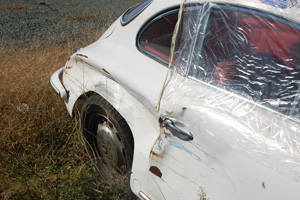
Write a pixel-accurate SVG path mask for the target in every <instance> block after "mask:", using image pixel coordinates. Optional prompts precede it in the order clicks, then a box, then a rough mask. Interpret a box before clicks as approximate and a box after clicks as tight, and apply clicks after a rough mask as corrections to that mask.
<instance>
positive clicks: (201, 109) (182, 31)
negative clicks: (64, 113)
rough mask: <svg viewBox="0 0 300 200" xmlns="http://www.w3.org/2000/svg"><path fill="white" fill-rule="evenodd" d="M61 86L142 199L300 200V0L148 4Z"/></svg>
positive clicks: (94, 149)
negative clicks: (77, 106) (81, 103)
mask: <svg viewBox="0 0 300 200" xmlns="http://www.w3.org/2000/svg"><path fill="white" fill-rule="evenodd" d="M180 6H181V7H180ZM176 24H177V26H176ZM173 36H174V37H173ZM50 82H51V85H52V87H53V89H54V90H55V91H56V93H57V94H59V95H60V97H61V98H63V100H64V101H65V104H66V107H67V109H68V112H69V113H70V115H72V113H73V108H74V105H75V104H76V103H77V102H78V100H79V99H84V100H85V102H84V105H83V107H82V114H81V124H82V128H83V130H82V133H83V136H84V138H85V141H86V147H87V150H88V153H89V155H90V156H91V158H92V159H93V160H94V162H95V164H96V166H97V167H98V169H99V171H100V172H101V174H102V175H103V177H104V178H106V179H111V178H113V179H116V180H123V179H126V177H129V179H128V181H129V184H130V188H131V190H132V191H133V193H134V194H135V195H136V196H138V197H139V198H141V199H145V200H146V199H210V200H220V199H222V200H233V199H234V200H253V199H255V200H259V199H260V200H266V199H272V200H275V199H278V200H282V199H288V200H299V199H300V116H299V115H300V3H298V0H280V1H277V0H252V1H250V0H240V1H234V0H231V1H229V0H218V1H213V0H203V1H202V0H198V1H197V0H186V1H182V0H153V1H152V0H147V1H145V2H144V3H142V4H139V5H137V6H134V7H132V8H130V9H128V10H127V11H126V12H125V13H124V14H123V15H122V16H121V17H120V19H118V20H117V21H116V22H114V23H113V24H112V25H111V27H110V28H109V29H108V30H107V31H106V32H105V33H104V35H103V36H102V37H101V38H100V39H99V40H98V41H96V42H95V43H93V44H91V45H89V46H87V47H85V48H81V49H80V50H78V51H77V52H75V53H74V54H73V55H72V56H71V58H70V59H69V60H68V61H67V63H66V65H65V66H64V67H63V68H61V69H59V70H58V71H57V72H55V73H54V74H53V75H52V77H51V81H50Z"/></svg>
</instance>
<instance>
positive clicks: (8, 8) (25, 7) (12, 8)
mask: <svg viewBox="0 0 300 200" xmlns="http://www.w3.org/2000/svg"><path fill="white" fill-rule="evenodd" d="M37 6H38V5H37V4H34V5H25V4H15V5H9V6H1V7H0V8H2V9H3V10H4V11H5V12H13V11H18V10H30V9H32V8H34V7H37Z"/></svg>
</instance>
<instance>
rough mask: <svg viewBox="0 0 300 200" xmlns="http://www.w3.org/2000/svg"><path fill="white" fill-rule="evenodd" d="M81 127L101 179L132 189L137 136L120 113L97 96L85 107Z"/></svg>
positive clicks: (85, 104)
mask: <svg viewBox="0 0 300 200" xmlns="http://www.w3.org/2000/svg"><path fill="white" fill-rule="evenodd" d="M81 126H82V134H83V139H84V143H85V146H86V149H87V152H88V154H89V156H90V158H91V159H92V161H93V162H94V164H95V165H96V168H97V170H98V171H99V172H100V176H101V177H102V178H103V179H105V180H106V181H107V182H108V183H111V184H114V185H117V186H118V185H120V183H124V182H125V183H126V184H128V186H129V175H130V172H131V166H132V160H133V147H134V144H133V137H132V134H131V131H130V128H129V126H128V124H127V123H126V121H125V120H124V118H123V117H122V116H121V115H120V114H119V113H118V111H117V110H116V109H115V108H114V107H113V106H112V105H110V103H108V102H107V101H106V100H105V99H103V98H102V97H100V96H98V95H94V96H92V97H90V98H89V99H87V100H86V101H85V103H84V105H83V107H82V112H81Z"/></svg>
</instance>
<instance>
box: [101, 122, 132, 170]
mask: <svg viewBox="0 0 300 200" xmlns="http://www.w3.org/2000/svg"><path fill="white" fill-rule="evenodd" d="M102 117H103V120H101V122H99V123H98V127H97V146H98V150H99V152H100V157H101V159H102V160H101V162H102V164H103V166H104V167H105V168H107V171H109V172H114V171H115V172H118V173H123V172H124V168H125V170H126V165H125V163H126V162H125V157H124V154H123V152H124V144H123V143H122V142H121V139H120V137H119V136H118V132H117V130H116V129H115V127H114V126H113V124H112V123H111V122H110V121H109V120H108V119H107V118H106V117H105V116H102Z"/></svg>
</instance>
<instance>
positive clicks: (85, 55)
mask: <svg viewBox="0 0 300 200" xmlns="http://www.w3.org/2000/svg"><path fill="white" fill-rule="evenodd" d="M76 56H81V57H84V58H89V57H88V56H86V55H83V54H76Z"/></svg>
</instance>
